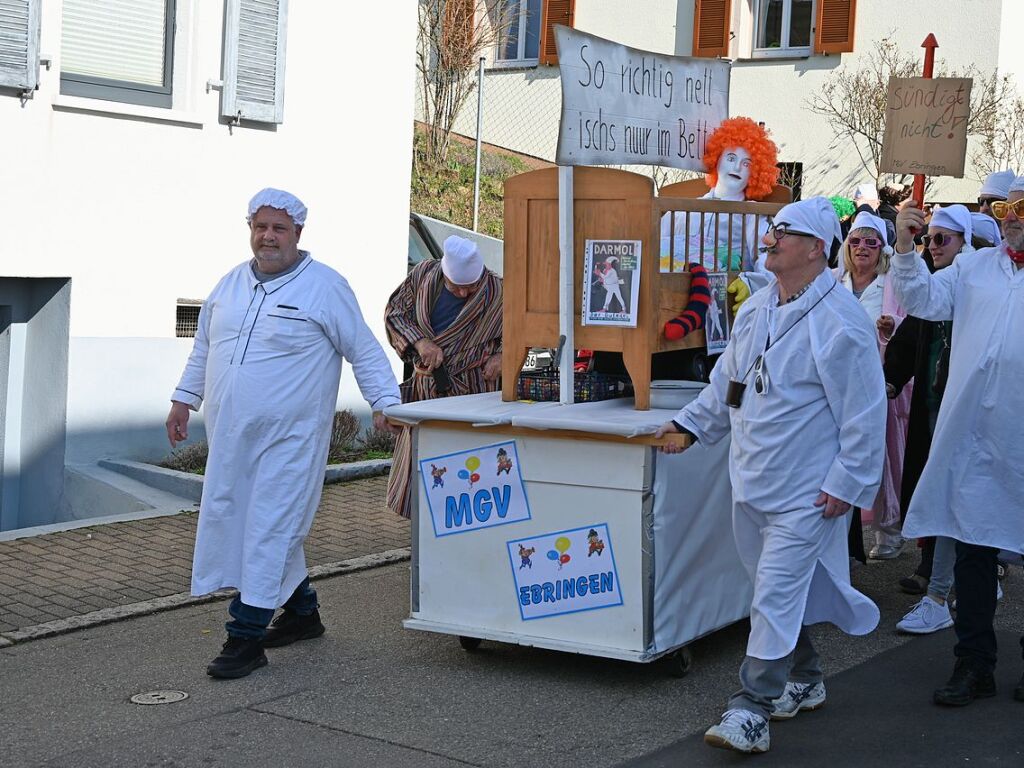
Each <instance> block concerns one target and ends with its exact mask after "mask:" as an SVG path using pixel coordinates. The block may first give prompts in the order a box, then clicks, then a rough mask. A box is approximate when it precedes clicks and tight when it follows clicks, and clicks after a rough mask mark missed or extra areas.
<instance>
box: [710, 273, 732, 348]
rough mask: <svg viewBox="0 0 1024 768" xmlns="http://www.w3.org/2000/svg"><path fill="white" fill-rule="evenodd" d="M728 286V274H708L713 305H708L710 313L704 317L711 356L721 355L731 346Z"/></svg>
mask: <svg viewBox="0 0 1024 768" xmlns="http://www.w3.org/2000/svg"><path fill="white" fill-rule="evenodd" d="M728 285H729V273H728V272H709V273H708V288H709V289H710V291H711V303H710V304H708V313H707V315H705V316H704V339H705V341H706V342H707V347H708V354H709V355H717V354H720V353H721V352H724V351H725V348H726V347H727V346H728V345H729V302H728V298H729V294H728V292H727V290H726V289H727V287H728Z"/></svg>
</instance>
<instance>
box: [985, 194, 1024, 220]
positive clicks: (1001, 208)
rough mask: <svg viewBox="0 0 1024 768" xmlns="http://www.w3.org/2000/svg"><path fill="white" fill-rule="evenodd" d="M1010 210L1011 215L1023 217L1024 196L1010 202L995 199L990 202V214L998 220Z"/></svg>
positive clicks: (1003, 217) (1004, 216)
mask: <svg viewBox="0 0 1024 768" xmlns="http://www.w3.org/2000/svg"><path fill="white" fill-rule="evenodd" d="M1010 211H1013V215H1014V216H1016V217H1017V218H1018V219H1024V197H1022V198H1020V199H1019V200H1015V201H1014V202H1012V203H1008V202H1006V201H1005V200H996V201H995V202H994V203H992V215H993V216H995V217H996V218H997V219H999V220H1000V221H1002V220H1003V219H1005V218H1006V215H1007V214H1008V213H1009V212H1010Z"/></svg>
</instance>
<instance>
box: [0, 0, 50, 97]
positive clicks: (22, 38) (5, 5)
mask: <svg viewBox="0 0 1024 768" xmlns="http://www.w3.org/2000/svg"><path fill="white" fill-rule="evenodd" d="M39 5H40V0H0V87H3V88H17V89H18V90H19V91H34V90H35V89H36V86H37V85H38V84H39Z"/></svg>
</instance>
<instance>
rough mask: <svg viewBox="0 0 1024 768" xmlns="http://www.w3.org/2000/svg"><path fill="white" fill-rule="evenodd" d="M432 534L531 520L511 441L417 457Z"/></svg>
mask: <svg viewBox="0 0 1024 768" xmlns="http://www.w3.org/2000/svg"><path fill="white" fill-rule="evenodd" d="M420 476H421V477H422V479H423V490H424V492H425V494H426V499H427V506H428V507H429V509H430V517H431V520H432V522H433V524H434V535H435V536H449V535H451V534H453V533H467V532H469V531H476V530H480V529H481V528H493V527H494V526H496V525H506V524H507V523H518V522H521V521H523V520H529V519H530V503H529V501H528V500H527V498H526V485H525V484H524V483H523V478H522V475H521V474H520V472H519V454H518V453H517V451H516V444H515V441H514V440H513V441H509V442H506V443H495V444H494V445H483V446H480V447H479V448H473V449H471V450H468V451H460V452H458V453H448V454H445V455H443V456H431V457H430V458H427V459H423V460H422V461H420Z"/></svg>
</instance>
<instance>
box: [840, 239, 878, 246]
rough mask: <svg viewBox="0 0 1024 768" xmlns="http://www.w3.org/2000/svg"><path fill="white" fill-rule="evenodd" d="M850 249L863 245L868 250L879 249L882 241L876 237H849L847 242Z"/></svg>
mask: <svg viewBox="0 0 1024 768" xmlns="http://www.w3.org/2000/svg"><path fill="white" fill-rule="evenodd" d="M847 242H848V243H849V244H850V246H851V247H852V248H856V247H858V246H859V245H861V244H863V245H865V246H866V247H868V248H880V247H881V245H882V241H881V240H879V239H878V238H877V237H851V238H849V239H848V240H847Z"/></svg>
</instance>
